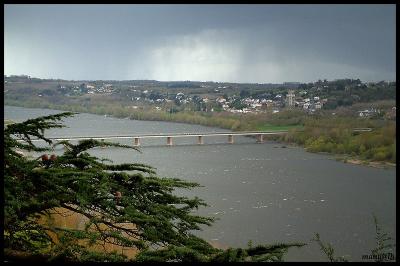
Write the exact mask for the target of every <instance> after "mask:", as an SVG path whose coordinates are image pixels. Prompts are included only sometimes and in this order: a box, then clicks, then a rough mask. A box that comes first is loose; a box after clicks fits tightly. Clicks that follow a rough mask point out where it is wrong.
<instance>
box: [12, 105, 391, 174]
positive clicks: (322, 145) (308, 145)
mask: <svg viewBox="0 0 400 266" xmlns="http://www.w3.org/2000/svg"><path fill="white" fill-rule="evenodd" d="M6 104H7V105H11V106H18V107H28V108H47V109H53V110H54V109H56V110H60V111H61V112H62V111H73V112H82V113H91V114H97V115H104V113H107V115H110V116H113V117H116V118H129V119H131V120H143V121H164V122H174V123H185V124H197V125H202V126H211V127H217V128H222V129H229V130H232V131H244V130H268V131H272V130H277V131H279V130H289V131H290V134H288V136H284V137H269V138H270V139H271V140H274V141H277V142H280V143H282V144H285V145H288V144H290V145H293V144H295V145H297V146H299V147H302V148H304V149H305V150H306V151H307V152H311V153H319V152H324V153H325V154H329V155H333V156H339V157H338V158H337V160H338V161H343V162H345V163H352V164H358V165H366V166H371V167H376V168H387V167H396V164H395V163H394V162H395V161H396V160H395V159H394V160H393V156H394V158H395V150H394V151H392V150H393V148H392V147H391V148H390V147H389V148H387V147H381V146H378V147H377V148H376V149H375V148H374V149H370V151H369V154H368V156H369V157H370V158H368V157H367V160H365V159H359V156H360V154H361V150H356V151H355V152H354V151H353V150H352V149H354V147H356V148H357V147H358V146H359V147H363V148H362V149H364V150H365V147H366V146H367V144H368V145H369V146H371V143H370V142H371V141H370V140H368V139H366V142H368V143H366V145H364V144H360V143H361V142H362V141H364V140H362V141H361V142H360V141H359V143H357V142H353V143H352V144H351V145H350V146H351V147H350V146H349V145H347V146H349V148H348V150H349V153H346V149H347V147H345V145H343V144H342V143H340V141H338V140H339V139H340V138H342V135H344V134H342V132H341V131H343V128H340V127H343V121H338V122H340V123H341V124H339V123H338V125H337V127H338V128H336V126H335V123H336V122H335V121H331V123H330V125H329V126H330V127H331V128H330V129H329V130H327V127H326V125H325V124H324V123H323V121H320V122H318V124H316V122H315V121H312V123H313V124H310V125H308V128H307V129H308V130H305V126H296V125H287V124H284V123H282V121H280V122H281V124H280V125H274V124H270V123H265V122H264V123H261V122H260V121H259V120H255V119H254V121H252V122H251V121H245V122H243V121H244V120H245V119H244V117H242V116H241V117H238V116H237V117H235V116H232V117H223V116H216V115H214V116H213V115H210V114H206V115H202V114H197V113H176V114H167V113H156V114H157V115H158V116H153V115H154V113H151V114H146V113H145V112H143V111H142V112H140V113H135V112H136V111H132V110H129V113H127V114H126V115H124V113H123V112H122V113H121V112H119V113H118V114H117V115H116V114H113V113H111V114H110V113H109V112H105V111H104V110H108V109H107V108H103V109H102V110H103V111H101V112H100V113H99V109H96V110H95V109H93V108H90V107H83V106H81V108H78V109H81V110H76V108H74V106H68V105H53V106H51V107H52V108H49V107H48V106H47V105H46V104H44V103H43V104H40V103H36V104H33V106H32V104H28V106H25V104H24V103H16V102H12V103H9V102H7V103H6ZM37 105H39V106H37ZM42 105H45V106H42ZM139 114H140V115H139ZM251 119H253V117H249V118H248V120H251ZM349 119H350V118H349ZM320 120H322V119H320ZM283 122H284V120H283ZM353 122H354V121H350V122H349V121H346V122H345V123H347V124H348V125H351V126H353V127H354V126H358V127H362V125H359V124H354V123H353ZM243 125H245V126H243ZM299 130H300V131H301V132H302V133H299ZM373 134H375V133H373ZM394 134H395V133H394ZM387 135H388V134H381V135H375V136H372V137H371V138H375V139H376V137H380V136H382V138H383V137H387ZM332 137H334V138H336V143H335V142H332V139H331V138H332ZM354 138H357V137H354ZM354 138H353V137H352V136H350V137H348V139H347V140H346V141H347V142H351V141H353V140H354ZM373 141H376V140H373ZM389 141H391V143H392V144H391V145H392V146H393V147H395V138H394V143H393V140H389ZM364 142H365V141H364ZM335 147H337V150H338V151H339V152H337V153H336V152H332V151H335V150H336V149H335ZM339 148H340V149H339ZM382 148H385V150H382ZM376 151H378V155H379V156H380V157H382V158H380V159H379V160H374V158H378V157H379V156H376V153H377V152H376ZM358 153H360V154H358ZM391 153H394V155H392V154H391ZM350 154H355V155H350ZM385 156H386V157H387V156H390V157H387V158H391V159H388V160H385V158H386V157H385Z"/></svg>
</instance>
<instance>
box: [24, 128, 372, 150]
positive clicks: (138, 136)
mask: <svg viewBox="0 0 400 266" xmlns="http://www.w3.org/2000/svg"><path fill="white" fill-rule="evenodd" d="M371 130H372V129H371V128H354V129H353V132H368V131H371ZM288 132H289V131H288V130H274V131H238V132H204V133H162V134H136V135H135V134H132V135H106V136H72V137H49V138H48V139H50V140H55V141H63V140H67V141H71V140H85V139H96V140H102V141H104V140H108V139H132V140H133V145H134V146H140V140H141V139H148V138H166V140H167V145H168V146H172V145H173V138H182V137H197V144H200V145H201V144H204V139H203V138H204V137H212V136H227V137H228V143H230V144H233V143H234V136H255V137H256V141H257V143H263V142H264V136H265V135H282V134H287V133H288ZM32 141H42V140H41V139H33V140H32Z"/></svg>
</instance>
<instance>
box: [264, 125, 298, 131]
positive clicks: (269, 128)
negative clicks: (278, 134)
mask: <svg viewBox="0 0 400 266" xmlns="http://www.w3.org/2000/svg"><path fill="white" fill-rule="evenodd" d="M294 128H296V129H304V126H303V125H286V126H277V125H271V124H264V125H259V126H257V130H259V131H279V130H290V129H294Z"/></svg>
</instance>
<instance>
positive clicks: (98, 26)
mask: <svg viewBox="0 0 400 266" xmlns="http://www.w3.org/2000/svg"><path fill="white" fill-rule="evenodd" d="M4 74H5V75H20V74H26V75H30V76H32V77H38V78H61V79H68V80H135V79H136V80H138V79H140V80H145V79H147V80H159V81H179V80H180V81H183V80H191V81H215V82H239V83H282V82H313V81H316V80H318V79H327V80H334V79H340V78H354V79H357V78H359V79H361V80H362V81H366V82H368V81H380V80H391V81H392V80H395V78H396V6H395V5H394V4H384V5H370V4H362V5H347V4H343V5H328V4H324V5H305V4H301V5H295V4H288V5H277V4H274V5H272V4H263V5H254V4H251V5H250V4H249V5H245V4H231V5H227V4H224V5H222V4H219V5H211V4H210V5H205V4H202V5H200V4H199V5H193V4H190V5H184V4H179V5H177V4H175V5H173V4H170V5H161V4H157V5H156V4H151V5H145V4H141V5H139V4H133V5H105V4H104V5H60V4H57V5H43V4H42V5H20V4H18V5H16V4H14V5H13V4H8V5H5V6H4Z"/></svg>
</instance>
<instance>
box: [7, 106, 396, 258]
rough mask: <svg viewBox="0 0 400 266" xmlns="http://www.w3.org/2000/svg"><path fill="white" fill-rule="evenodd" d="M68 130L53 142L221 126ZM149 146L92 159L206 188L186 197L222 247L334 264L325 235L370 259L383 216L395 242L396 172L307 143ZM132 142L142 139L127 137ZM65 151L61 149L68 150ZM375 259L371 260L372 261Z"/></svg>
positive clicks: (79, 124) (110, 121)
mask: <svg viewBox="0 0 400 266" xmlns="http://www.w3.org/2000/svg"><path fill="white" fill-rule="evenodd" d="M4 111H5V112H4V118H5V119H12V120H14V121H23V120H25V119H28V118H34V117H38V116H42V115H47V114H53V113H59V112H61V111H56V110H48V109H31V108H21V107H12V106H5V108H4ZM64 121H65V124H66V125H67V128H63V129H54V130H51V131H49V132H48V133H47V134H46V135H47V136H96V135H97V136H98V135H126V134H137V133H141V134H147V133H152V134H159V133H177V132H179V133H181V132H190V133H196V132H197V133H198V132H221V131H228V130H222V129H218V128H211V127H204V126H198V125H188V124H181V123H170V122H154V121H135V120H128V119H117V118H112V117H104V116H99V115H92V114H78V115H76V116H74V117H73V118H67V119H65V120H64ZM173 141H174V145H173V146H172V147H169V146H166V140H165V139H145V140H142V141H141V144H142V147H141V151H142V153H138V152H136V151H133V150H128V149H120V148H110V149H93V150H92V151H91V153H92V154H94V155H96V156H99V157H104V158H110V159H112V160H113V161H114V162H116V163H123V162H139V163H146V164H149V165H152V166H154V167H156V168H157V174H158V175H159V176H163V177H176V178H181V179H185V180H188V181H195V182H198V183H200V184H201V185H202V186H203V187H200V188H196V189H194V190H192V191H190V192H185V194H186V195H189V196H195V195H196V196H198V197H200V198H202V199H204V200H205V201H206V202H207V203H208V204H209V205H210V206H209V207H206V208H201V209H200V210H199V211H198V212H199V214H201V215H206V216H213V217H217V218H218V220H217V221H216V222H215V223H214V224H213V226H211V227H208V226H205V227H204V228H203V230H202V231H199V232H196V234H197V235H199V236H200V237H203V238H205V239H206V240H208V241H210V242H211V243H213V244H214V245H216V246H219V247H227V246H233V247H245V246H247V243H248V241H249V240H251V241H252V243H253V245H256V244H270V243H276V242H305V243H308V245H307V246H305V247H302V248H292V249H289V252H288V254H287V255H285V257H284V259H285V261H326V260H327V258H326V256H325V255H323V253H322V252H321V251H320V249H319V246H318V245H317V244H316V243H315V242H312V241H310V240H311V239H312V238H313V237H314V236H315V233H319V234H320V236H321V239H322V240H323V241H324V242H329V243H331V244H332V246H333V247H334V248H335V255H338V256H339V255H340V256H343V255H344V256H345V257H346V258H347V259H349V260H351V261H363V260H362V259H361V257H362V255H369V254H371V249H373V248H375V225H374V222H373V216H372V215H373V214H375V215H376V216H377V218H378V221H379V223H380V225H381V227H382V228H383V230H385V231H386V232H387V233H388V234H389V235H390V236H391V237H392V238H394V240H395V235H396V178H395V177H396V169H395V168H390V169H377V168H371V167H367V166H362V165H352V164H346V163H343V162H338V161H336V160H334V158H333V157H332V156H328V155H321V154H313V153H308V152H305V151H304V150H303V149H302V148H300V147H291V146H288V147H287V148H283V147H282V144H279V143H276V142H272V141H266V142H264V143H262V144H258V143H256V141H255V139H253V138H249V137H238V136H235V144H233V145H232V144H227V142H228V141H227V137H226V136H221V137H204V145H197V144H196V143H197V139H196V138H195V137H187V138H186V137H185V138H177V139H173ZM118 142H121V143H125V144H132V140H121V141H118ZM58 152H60V151H58ZM364 261H365V260H364Z"/></svg>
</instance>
